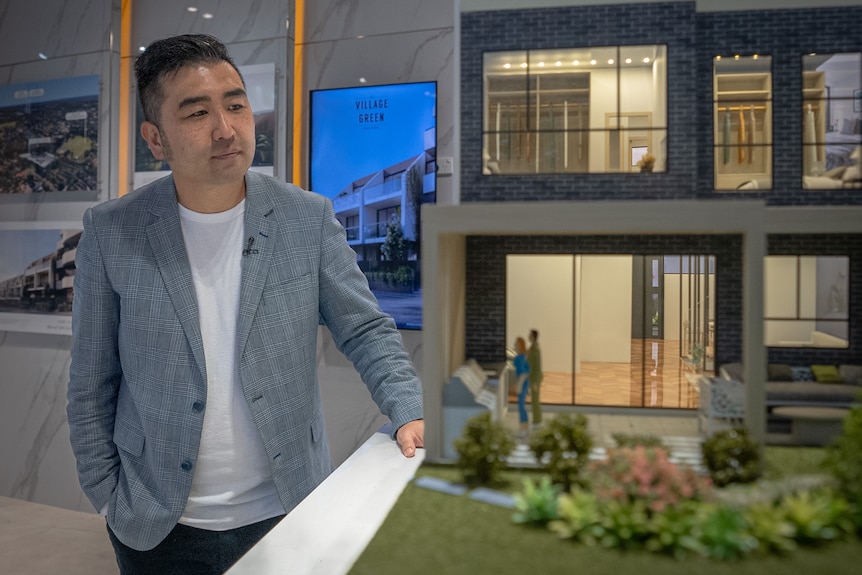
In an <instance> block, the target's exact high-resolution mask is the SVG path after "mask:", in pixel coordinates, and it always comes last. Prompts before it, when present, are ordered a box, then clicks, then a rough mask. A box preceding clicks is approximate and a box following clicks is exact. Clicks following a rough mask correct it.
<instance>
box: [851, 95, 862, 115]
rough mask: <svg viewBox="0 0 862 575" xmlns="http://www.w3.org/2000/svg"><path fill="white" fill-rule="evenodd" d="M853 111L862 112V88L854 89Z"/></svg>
mask: <svg viewBox="0 0 862 575" xmlns="http://www.w3.org/2000/svg"><path fill="white" fill-rule="evenodd" d="M853 111H854V112H862V90H853Z"/></svg>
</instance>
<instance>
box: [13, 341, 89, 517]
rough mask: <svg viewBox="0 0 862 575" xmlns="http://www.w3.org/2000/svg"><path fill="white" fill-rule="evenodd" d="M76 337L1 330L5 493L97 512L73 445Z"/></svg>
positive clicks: (49, 503)
mask: <svg viewBox="0 0 862 575" xmlns="http://www.w3.org/2000/svg"><path fill="white" fill-rule="evenodd" d="M70 346H71V338H70V337H68V336H51V335H42V334H25V333H15V332H0V366H2V370H0V390H2V391H0V393H2V401H0V461H2V462H3V463H2V465H0V494H2V495H4V496H7V497H14V498H17V499H23V500H27V501H35V502H38V503H44V504H47V505H56V506H59V507H65V508H67V509H77V510H80V511H92V510H93V509H92V506H91V505H90V503H89V501H87V499H86V498H85V497H84V495H83V493H82V492H81V490H80V488H79V487H78V479H77V473H76V471H75V460H74V457H73V456H72V450H71V447H70V446H69V428H68V425H67V419H66V388H67V383H68V377H69V349H70Z"/></svg>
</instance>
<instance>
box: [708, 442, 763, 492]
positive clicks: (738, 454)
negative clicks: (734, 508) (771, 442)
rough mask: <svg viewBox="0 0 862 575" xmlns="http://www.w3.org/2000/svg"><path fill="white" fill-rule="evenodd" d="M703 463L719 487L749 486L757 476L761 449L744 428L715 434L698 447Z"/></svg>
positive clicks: (758, 475)
mask: <svg viewBox="0 0 862 575" xmlns="http://www.w3.org/2000/svg"><path fill="white" fill-rule="evenodd" d="M701 453H702V454H703V462H704V464H705V465H706V468H707V469H708V470H709V475H710V477H711V478H712V482H713V483H714V484H715V485H716V486H718V487H724V486H725V485H730V484H731V483H751V482H753V481H756V480H757V479H758V478H759V477H760V450H759V448H758V445H757V442H755V441H754V440H753V439H751V437H750V436H749V435H748V431H747V430H745V429H743V428H734V429H728V430H726V431H720V432H718V433H716V434H714V435H713V436H712V437H709V438H708V439H706V440H705V441H704V442H703V444H702V445H701Z"/></svg>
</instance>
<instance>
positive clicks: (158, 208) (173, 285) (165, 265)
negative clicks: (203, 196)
mask: <svg viewBox="0 0 862 575" xmlns="http://www.w3.org/2000/svg"><path fill="white" fill-rule="evenodd" d="M166 181H167V183H166V184H165V185H163V186H161V187H160V188H158V189H157V190H153V199H154V202H153V205H152V206H151V208H150V211H151V212H152V214H153V215H154V216H155V218H154V219H153V221H152V222H151V223H150V224H149V225H148V226H147V239H148V241H149V243H150V247H151V248H152V250H153V257H154V258H155V260H156V264H157V265H158V267H159V272H160V273H161V275H162V280H163V281H164V282H165V287H166V288H167V291H168V297H169V298H170V300H171V303H172V304H173V307H174V310H175V311H176V314H177V317H178V318H179V320H180V324H182V326H183V331H184V332H185V334H186V338H187V339H188V341H189V345H190V346H191V348H192V353H193V354H194V358H195V361H196V362H197V364H198V369H200V371H201V375H202V376H203V378H204V380H206V360H205V358H204V345H203V338H202V336H201V327H200V317H199V315H198V305H197V299H196V297H195V286H194V280H193V279H192V272H191V268H190V267H189V258H188V255H187V254H186V246H185V243H184V242H183V231H182V227H181V226H180V215H179V209H178V208H177V204H176V190H175V189H174V186H173V179H171V178H170V177H169V178H166ZM155 303H156V304H158V303H159V302H155Z"/></svg>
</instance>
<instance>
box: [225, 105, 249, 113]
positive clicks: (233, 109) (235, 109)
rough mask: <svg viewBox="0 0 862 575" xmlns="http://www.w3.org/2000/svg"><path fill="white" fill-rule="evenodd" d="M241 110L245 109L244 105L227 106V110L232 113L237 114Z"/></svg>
mask: <svg viewBox="0 0 862 575" xmlns="http://www.w3.org/2000/svg"><path fill="white" fill-rule="evenodd" d="M243 109H245V104H231V105H230V106H228V110H230V111H232V112H238V111H240V110H243Z"/></svg>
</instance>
